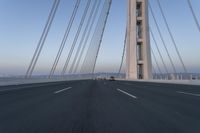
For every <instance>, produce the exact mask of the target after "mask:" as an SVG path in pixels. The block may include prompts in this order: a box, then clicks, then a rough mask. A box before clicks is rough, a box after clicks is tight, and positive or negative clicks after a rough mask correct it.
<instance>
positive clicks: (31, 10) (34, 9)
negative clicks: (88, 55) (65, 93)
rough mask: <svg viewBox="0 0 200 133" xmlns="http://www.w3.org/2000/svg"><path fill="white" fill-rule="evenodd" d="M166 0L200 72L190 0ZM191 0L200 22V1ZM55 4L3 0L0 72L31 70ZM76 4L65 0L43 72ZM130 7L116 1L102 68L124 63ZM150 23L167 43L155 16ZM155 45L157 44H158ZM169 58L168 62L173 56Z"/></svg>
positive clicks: (190, 62)
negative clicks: (124, 42) (36, 50)
mask: <svg viewBox="0 0 200 133" xmlns="http://www.w3.org/2000/svg"><path fill="white" fill-rule="evenodd" d="M149 1H150V3H151V4H152V7H153V9H154V12H155V13H156V17H157V19H158V21H159V25H160V27H161V28H162V32H163V35H164V38H165V40H166V42H167V45H168V48H169V49H170V53H171V54H172V56H173V58H174V61H175V62H176V66H177V68H180V63H179V62H178V61H177V56H176V54H175V52H174V48H173V47H172V43H171V41H170V38H169V35H168V34H167V30H166V28H165V26H164V23H163V20H162V18H161V15H160V13H159V10H158V6H157V4H156V0H149ZM160 1H161V3H162V6H163V9H164V12H165V13H166V17H167V19H168V21H169V24H170V27H171V28H172V32H173V34H174V36H175V39H176V42H177V44H178V47H179V49H180V52H181V54H182V56H183V59H184V62H185V63H186V66H187V68H188V70H189V71H190V72H198V73H199V72H200V60H199V57H200V53H199V51H200V32H199V31H198V30H197V28H196V25H195V23H194V21H193V19H192V16H191V13H190V10H189V8H188V6H187V3H186V0H160ZM191 1H192V4H193V6H194V9H195V12H196V14H197V17H198V19H199V22H200V8H199V7H200V1H199V0H191ZM85 2H86V0H82V3H81V5H82V7H84V4H85ZM52 3H53V0H0V75H3V74H5V75H21V74H24V73H25V71H26V69H27V66H28V64H29V63H30V59H31V57H32V55H33V52H34V51H33V50H34V49H35V47H36V45H37V43H38V40H39V38H40V36H41V32H42V29H43V27H44V25H45V22H46V20H47V16H48V13H49V11H50V8H51V6H52ZM74 3H75V0H61V4H60V7H59V10H58V12H57V14H56V18H55V21H54V23H53V25H52V28H51V31H50V33H49V36H48V38H47V41H46V43H45V46H44V48H43V51H42V54H41V56H40V59H39V61H38V65H37V68H36V73H37V74H47V73H49V70H50V66H51V65H52V63H53V60H54V58H55V55H56V52H57V50H58V47H59V45H60V41H61V39H62V36H63V33H64V30H65V28H66V24H67V22H68V20H69V16H70V15H71V12H72V8H73V5H74ZM126 6H127V0H113V4H112V7H111V12H110V15H109V19H108V23H107V26H106V31H105V34H104V38H103V43H102V47H101V49H100V54H99V58H98V62H97V71H104V72H108V71H113V72H116V71H117V69H118V67H119V63H120V59H121V56H122V48H123V41H124V33H125V27H126V11H127V9H126ZM79 14H80V12H79ZM150 26H151V27H152V29H153V31H154V32H155V34H156V37H157V40H158V42H159V44H160V45H162V44H161V42H160V40H159V38H158V34H157V31H156V29H155V25H154V23H153V21H152V18H151V16H150ZM70 41H72V37H71V38H70V39H69V41H68V43H70ZM152 47H153V48H154V44H152ZM163 53H164V51H163ZM65 57H66V56H65ZM166 62H168V60H167V58H166ZM63 63H64V57H62V59H61V62H60V64H59V69H61V68H62V66H63Z"/></svg>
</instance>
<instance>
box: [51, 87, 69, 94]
mask: <svg viewBox="0 0 200 133" xmlns="http://www.w3.org/2000/svg"><path fill="white" fill-rule="evenodd" d="M71 88H72V87H67V88H65V89H62V90H59V91H55V92H54V94H58V93H60V92H63V91H66V90H69V89H71Z"/></svg>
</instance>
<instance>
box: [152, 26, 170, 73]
mask: <svg viewBox="0 0 200 133" xmlns="http://www.w3.org/2000/svg"><path fill="white" fill-rule="evenodd" d="M150 35H151V37H152V39H153V41H154V44H155V45H156V49H157V51H158V54H159V56H160V59H161V61H162V64H163V66H164V69H165V71H166V73H167V74H168V73H169V71H168V69H167V65H166V64H165V62H164V59H163V56H162V54H161V52H160V49H159V47H158V43H157V41H156V39H155V36H154V34H153V31H152V30H151V28H150Z"/></svg>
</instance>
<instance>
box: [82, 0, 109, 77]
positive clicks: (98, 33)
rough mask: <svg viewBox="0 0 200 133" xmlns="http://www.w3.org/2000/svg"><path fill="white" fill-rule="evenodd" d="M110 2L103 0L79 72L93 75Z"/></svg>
mask: <svg viewBox="0 0 200 133" xmlns="http://www.w3.org/2000/svg"><path fill="white" fill-rule="evenodd" d="M111 3H112V0H105V2H104V5H103V8H102V11H101V14H100V16H99V19H98V22H97V25H96V28H95V31H94V34H93V36H92V39H91V42H90V45H89V48H88V50H87V53H86V56H85V59H84V62H83V64H82V68H81V72H83V73H93V72H94V69H95V65H96V60H97V57H98V53H99V49H100V45H101V42H102V38H103V34H104V31H105V26H106V23H107V18H108V14H109V11H110V7H111Z"/></svg>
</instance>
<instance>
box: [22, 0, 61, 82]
mask: <svg viewBox="0 0 200 133" xmlns="http://www.w3.org/2000/svg"><path fill="white" fill-rule="evenodd" d="M59 3H60V0H54V3H53V6H52V8H51V11H50V13H49V16H48V19H47V22H46V25H45V27H44V29H43V32H42V35H41V37H40V40H39V42H38V45H37V47H36V49H35V52H34V55H33V57H32V59H31V62H30V64H29V67H28V69H27V72H26V75H25V78H30V77H31V76H32V73H33V70H34V68H35V65H36V63H37V60H38V58H39V56H40V53H41V51H42V48H43V45H44V42H45V40H46V38H47V35H48V32H49V30H50V27H51V24H52V22H53V19H54V17H55V14H56V11H57V8H58V5H59Z"/></svg>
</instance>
